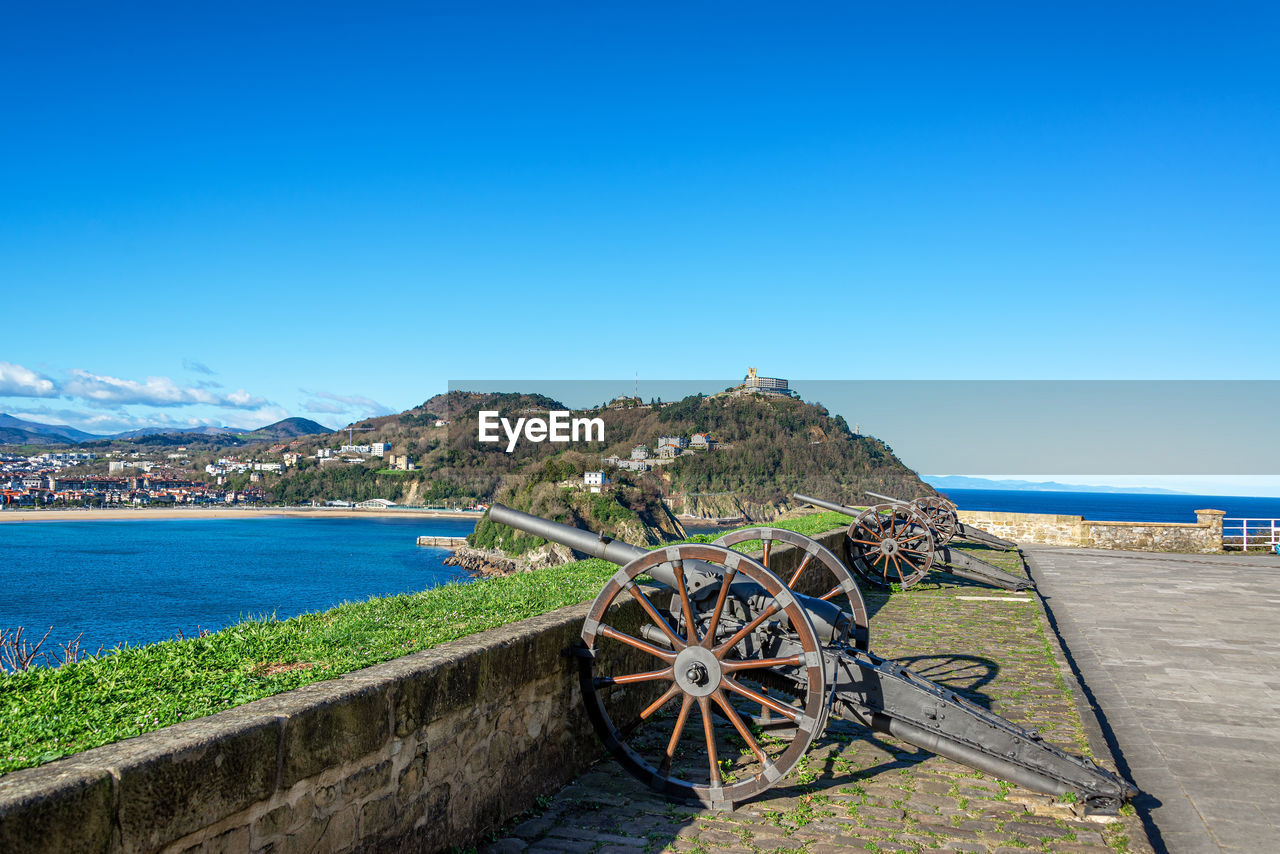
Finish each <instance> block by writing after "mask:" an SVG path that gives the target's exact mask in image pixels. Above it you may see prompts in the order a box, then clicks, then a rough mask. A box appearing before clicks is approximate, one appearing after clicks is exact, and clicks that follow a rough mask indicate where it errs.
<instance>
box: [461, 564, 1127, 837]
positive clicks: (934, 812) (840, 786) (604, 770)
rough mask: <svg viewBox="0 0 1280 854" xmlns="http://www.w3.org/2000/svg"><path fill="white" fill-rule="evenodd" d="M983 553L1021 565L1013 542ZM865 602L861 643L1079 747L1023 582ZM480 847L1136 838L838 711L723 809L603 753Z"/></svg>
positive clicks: (933, 583)
mask: <svg viewBox="0 0 1280 854" xmlns="http://www.w3.org/2000/svg"><path fill="white" fill-rule="evenodd" d="M983 556H984V557H986V558H988V559H990V560H994V561H997V562H1000V563H1001V565H1002V567H1003V568H1006V569H1009V570H1011V571H1018V572H1022V571H1023V570H1022V567H1021V562H1020V560H1019V559H1018V558H1017V557H1016V555H1007V556H999V557H997V556H996V555H995V553H990V552H985V551H984V552H983ZM867 605H868V607H869V609H870V610H871V611H872V612H873V614H874V616H873V617H872V619H871V646H872V649H874V650H875V651H877V652H878V653H880V654H881V655H888V656H891V657H894V658H896V659H897V660H899V661H902V662H903V663H904V664H906V665H907V666H908V667H910V668H911V669H913V670H915V671H916V672H919V673H921V674H922V675H925V676H928V677H929V678H931V679H934V680H935V681H937V682H940V683H942V684H945V685H948V686H949V687H951V688H953V689H955V690H957V691H959V692H962V693H964V694H966V695H967V696H969V697H970V698H971V699H973V700H975V701H976V702H979V703H983V704H987V705H989V706H990V707H991V708H993V709H994V710H995V711H996V712H998V713H999V714H1001V715H1004V716H1005V717H1007V718H1009V719H1011V720H1014V721H1016V722H1018V723H1020V724H1023V725H1026V726H1030V727H1034V728H1036V729H1038V730H1040V731H1041V732H1042V733H1044V735H1045V737H1046V738H1048V739H1049V740H1051V741H1053V742H1055V743H1057V744H1059V745H1062V746H1064V747H1066V748H1067V749H1068V750H1070V751H1072V752H1074V753H1082V752H1085V751H1086V750H1087V749H1088V743H1087V741H1086V731H1085V728H1084V726H1083V725H1082V722H1081V719H1080V717H1079V715H1078V712H1077V707H1076V703H1075V701H1074V699H1073V696H1072V686H1073V684H1074V683H1073V682H1072V680H1071V675H1070V671H1069V669H1068V667H1067V664H1066V661H1065V659H1064V658H1063V657H1062V654H1061V652H1060V651H1059V649H1058V647H1057V644H1056V639H1055V638H1054V635H1053V633H1052V631H1051V629H1050V628H1049V625H1048V621H1047V619H1046V617H1045V615H1044V613H1043V611H1042V610H1041V606H1040V602H1039V600H1038V599H1037V598H1036V597H1034V596H1032V595H1029V594H1024V595H1021V596H1011V595H1009V594H1006V593H1005V592H1003V591H996V590H992V589H991V588H989V587H979V586H974V585H971V584H968V583H966V582H963V581H961V580H959V579H955V578H953V577H948V576H943V575H940V574H935V575H934V576H931V577H930V579H929V580H928V581H926V582H924V583H921V584H920V585H918V586H917V587H915V588H912V589H911V590H910V591H908V592H906V593H900V594H895V595H887V594H884V593H872V594H869V595H868V596H867ZM1064 677H1065V678H1064ZM724 755H726V754H725V753H723V752H722V753H721V756H724ZM1100 758H1101V759H1104V758H1103V757H1100ZM1104 761H1105V759H1104ZM481 851H482V852H486V854H514V852H523V851H528V852H535V851H551V852H595V854H640V852H646V854H653V852H666V851H679V852H696V853H697V854H764V852H787V854H801V852H802V853H803V854H844V852H858V854H866V852H868V851H872V852H875V851H882V852H888V851H910V852H926V851H952V852H958V851H964V852H975V853H976V852H990V854H1026V852H1028V851H1041V852H1054V853H1055V854H1059V853H1060V854H1113V852H1128V853H1129V854H1144V852H1150V851H1151V848H1150V847H1149V845H1148V843H1147V839H1146V835H1145V833H1144V831H1143V828H1142V825H1141V822H1140V820H1139V819H1138V817H1137V816H1136V815H1134V816H1122V817H1120V818H1118V819H1101V818H1093V819H1087V818H1082V817H1080V816H1078V815H1077V814H1075V812H1074V810H1073V808H1072V807H1071V806H1070V805H1069V804H1064V803H1055V802H1054V801H1053V799H1052V798H1049V797H1047V796H1043V795H1038V794H1035V793H1032V792H1028V791H1026V790H1023V789H1021V788H1019V787H1017V786H1013V785H1010V784H1008V783H1004V782H1002V781H999V780H996V779H995V778H993V777H990V776H988V775H985V774H981V773H978V772H976V771H973V770H971V769H969V768H966V767H965V766H962V765H959V764H957V763H955V762H951V761H948V760H946V759H942V758H939V757H937V756H934V755H933V754H930V753H927V752H924V751H919V750H916V749H915V748H913V747H911V746H910V745H906V744H903V743H902V742H899V741H896V740H894V739H892V738H889V737H887V736H880V735H876V734H874V733H870V732H869V731H867V730H866V729H864V728H862V727H859V726H856V725H854V724H852V723H848V722H845V721H839V720H837V721H833V722H832V723H831V724H830V725H829V727H828V729H827V731H826V733H825V734H824V735H823V736H822V737H820V738H819V739H817V740H816V741H815V742H814V744H813V745H812V747H811V749H810V752H809V754H808V755H807V757H806V759H805V760H804V761H803V762H802V763H801V764H800V765H799V766H797V769H796V770H795V771H793V772H792V775H791V776H790V777H789V778H787V779H786V780H783V781H780V782H779V784H778V785H777V786H775V787H774V788H772V789H770V790H769V791H768V792H767V793H766V794H765V795H762V796H761V797H760V798H759V799H757V800H755V801H752V802H748V803H746V804H742V805H740V806H739V807H738V809H736V810H734V811H732V812H719V813H717V812H710V811H706V810H700V809H696V808H691V807H688V806H682V805H678V804H673V803H670V802H668V801H665V800H663V799H662V798H660V797H658V796H657V795H655V794H654V793H653V792H651V791H650V790H649V789H647V788H646V787H645V786H644V785H643V784H641V783H639V782H638V781H636V780H635V779H634V778H632V777H631V776H630V775H629V774H627V773H626V772H625V771H623V770H622V768H620V767H619V766H618V764H617V763H616V762H613V761H611V760H610V761H605V762H602V763H601V764H600V765H598V766H596V768H595V769H593V770H592V771H590V772H589V773H587V774H584V775H583V776H581V777H579V778H578V780H577V781H575V782H574V783H573V784H572V785H570V786H568V787H567V788H565V789H564V790H562V791H561V792H559V793H558V794H556V795H555V796H553V797H551V798H548V799H546V800H544V801H543V802H542V804H541V806H540V808H539V809H538V810H536V811H535V813H533V814H530V815H528V816H525V817H523V818H522V819H518V820H515V821H513V822H511V823H509V824H508V825H507V826H505V827H504V828H502V829H501V830H500V831H499V833H498V834H496V836H495V838H494V839H493V840H492V841H491V842H490V843H488V844H487V845H484V846H481Z"/></svg>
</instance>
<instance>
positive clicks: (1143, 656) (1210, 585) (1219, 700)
mask: <svg viewBox="0 0 1280 854" xmlns="http://www.w3.org/2000/svg"><path fill="white" fill-rule="evenodd" d="M1027 553H1028V555H1029V557H1030V561H1031V567H1032V576H1033V577H1034V578H1035V580H1036V583H1037V586H1038V588H1039V590H1040V593H1041V595H1042V596H1044V598H1045V602H1046V604H1047V605H1048V607H1049V609H1050V611H1051V612H1052V614H1053V616H1054V618H1055V620H1056V621H1057V624H1058V627H1059V631H1060V632H1061V634H1062V638H1063V641H1064V643H1065V646H1066V647H1067V648H1068V650H1069V651H1070V655H1071V657H1072V659H1074V663H1075V664H1076V666H1077V667H1078V668H1079V671H1080V674H1081V675H1082V677H1083V682H1084V683H1085V685H1086V687H1087V689H1088V693H1089V694H1091V696H1092V699H1093V701H1094V702H1095V703H1096V704H1097V706H1098V707H1099V708H1100V709H1101V712H1102V716H1103V719H1104V727H1105V728H1106V729H1107V730H1109V732H1107V733H1105V735H1106V736H1107V737H1108V739H1109V740H1110V741H1111V742H1112V750H1113V752H1116V751H1115V745H1116V744H1117V743H1118V745H1119V751H1118V755H1117V759H1118V760H1119V761H1120V767H1121V770H1127V772H1128V774H1129V776H1130V778H1131V779H1133V780H1134V782H1136V783H1137V785H1138V786H1139V788H1141V789H1142V790H1143V791H1144V792H1146V793H1148V795H1149V797H1147V798H1145V799H1143V800H1140V801H1138V802H1137V803H1136V804H1135V805H1136V806H1137V807H1138V809H1139V811H1140V814H1142V816H1143V819H1144V823H1146V825H1147V829H1148V833H1149V835H1150V837H1151V838H1152V841H1153V843H1155V844H1156V846H1157V848H1159V847H1161V846H1164V848H1165V850H1167V851H1170V852H1173V854H1184V852H1186V854H1198V852H1219V851H1233V852H1235V851H1242V852H1243V851H1247V852H1274V851H1280V809H1277V804H1280V558H1277V557H1269V556H1257V557H1244V556H1229V555H1221V556H1219V555H1157V554H1146V553H1138V552H1114V551H1101V550H1093V549H1058V548H1048V547H1028V549H1027ZM1086 719H1087V717H1086Z"/></svg>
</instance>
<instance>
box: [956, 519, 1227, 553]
mask: <svg viewBox="0 0 1280 854" xmlns="http://www.w3.org/2000/svg"><path fill="white" fill-rule="evenodd" d="M1223 515H1224V514H1223V511H1221V510H1197V511H1196V521H1195V522H1094V521H1090V520H1088V519H1085V518H1084V517H1083V516H1054V515H1049V514H1043V513H996V512H990V511H985V510H961V511H960V521H961V522H963V523H965V524H966V525H973V526H974V527H977V528H981V529H983V530H984V531H987V532H988V533H991V534H995V535H996V536H997V537H1003V538H1005V539H1007V540H1013V541H1015V542H1019V543H1039V544H1043V545H1051V546H1078V547H1083V548H1096V549H1121V550H1127V551H1146V552H1193V553H1201V554H1205V553H1210V552H1220V551H1222V517H1223Z"/></svg>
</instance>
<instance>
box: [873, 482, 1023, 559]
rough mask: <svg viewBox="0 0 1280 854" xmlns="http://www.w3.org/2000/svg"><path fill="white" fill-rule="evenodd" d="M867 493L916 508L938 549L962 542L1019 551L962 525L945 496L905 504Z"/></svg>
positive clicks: (1012, 546)
mask: <svg viewBox="0 0 1280 854" xmlns="http://www.w3.org/2000/svg"><path fill="white" fill-rule="evenodd" d="M866 493H867V495H870V496H871V497H872V498H879V499H880V500H881V501H887V502H889V503H890V504H903V505H906V506H908V507H913V508H915V510H916V511H917V512H918V513H920V514H921V515H922V516H924V517H925V519H926V520H927V521H928V523H929V528H930V529H931V530H932V531H933V532H934V539H935V541H936V542H937V543H938V545H942V546H945V545H946V544H947V543H949V542H951V541H952V540H953V539H956V538H959V539H961V540H968V541H969V542H971V543H978V544H979V545H983V546H989V547H991V548H993V549H1001V550H1003V551H1013V550H1014V549H1016V548H1017V547H1018V544H1017V543H1011V542H1009V541H1008V540H1004V539H1001V538H1000V537H997V536H996V535H994V534H989V533H987V532H986V531H984V530H982V529H981V528H975V527H974V526H972V525H966V524H965V523H963V522H961V521H960V517H959V515H958V514H957V513H956V505H955V504H953V503H952V502H950V501H948V500H947V499H945V498H942V497H941V496H938V495H925V496H921V497H920V498H916V499H913V500H912V501H903V500H902V499H901V498H894V497H893V496H891V495H881V494H880V493H878V492H872V491H871V490H869V489H868V490H866Z"/></svg>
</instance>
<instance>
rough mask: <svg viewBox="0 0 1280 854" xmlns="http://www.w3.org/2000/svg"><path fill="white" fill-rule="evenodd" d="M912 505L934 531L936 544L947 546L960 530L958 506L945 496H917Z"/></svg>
mask: <svg viewBox="0 0 1280 854" xmlns="http://www.w3.org/2000/svg"><path fill="white" fill-rule="evenodd" d="M911 506H912V507H914V508H915V509H916V512H917V513H919V514H920V515H921V516H923V517H924V521H925V523H926V524H927V525H928V526H929V530H931V531H933V542H934V545H936V546H945V545H946V544H947V543H949V542H951V540H952V538H954V537H955V535H956V533H957V532H958V531H959V530H960V519H959V517H957V516H956V506H955V505H954V504H952V503H951V502H950V501H948V500H947V499H945V498H938V497H937V496H933V495H930V496H928V497H926V498H917V499H916V500H915V501H912V502H911Z"/></svg>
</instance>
